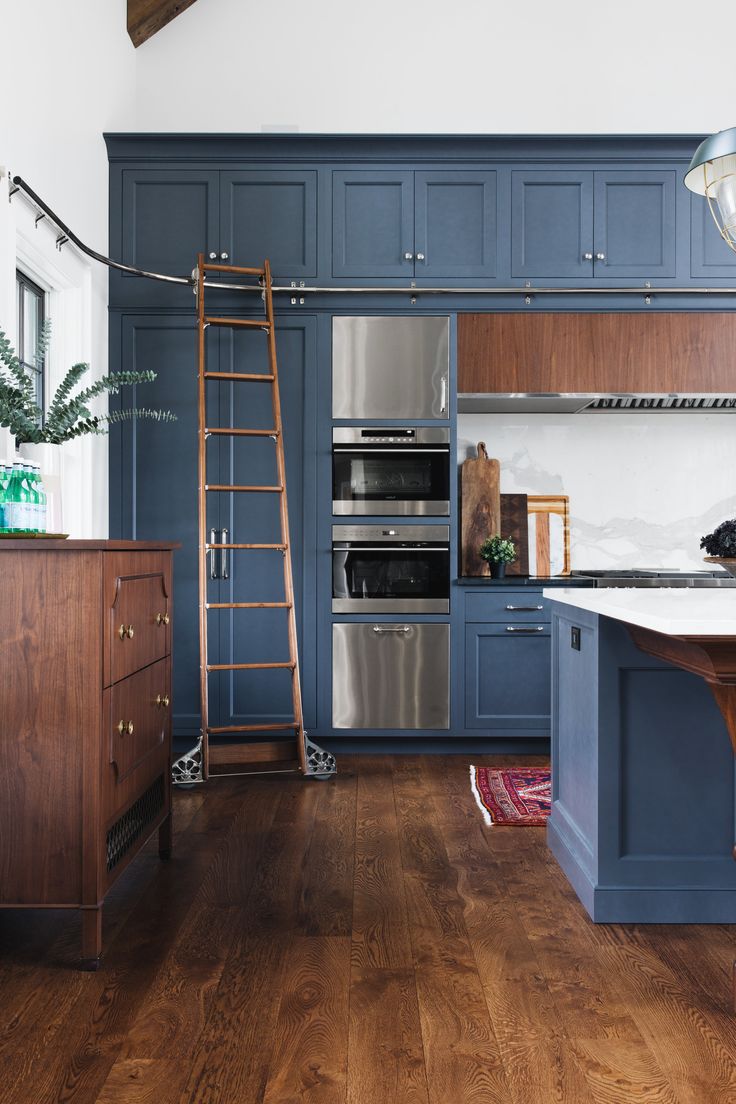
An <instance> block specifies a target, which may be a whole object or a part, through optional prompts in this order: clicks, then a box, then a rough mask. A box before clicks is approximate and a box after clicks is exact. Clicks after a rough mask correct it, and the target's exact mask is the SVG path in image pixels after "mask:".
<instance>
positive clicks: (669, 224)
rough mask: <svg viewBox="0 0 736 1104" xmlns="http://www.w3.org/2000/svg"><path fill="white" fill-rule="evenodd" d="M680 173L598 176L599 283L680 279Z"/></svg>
mask: <svg viewBox="0 0 736 1104" xmlns="http://www.w3.org/2000/svg"><path fill="white" fill-rule="evenodd" d="M676 189H677V174H676V172H675V170H674V169H672V170H667V171H665V172H634V171H627V170H624V171H621V172H605V173H604V172H597V173H596V174H595V253H596V254H598V253H603V254H604V255H605V260H603V261H599V260H596V261H595V262H594V272H595V275H596V277H597V278H598V279H607V278H610V277H621V276H623V277H637V276H638V277H640V278H641V279H642V280H645V279H647V278H648V277H650V276H655V277H656V276H659V277H663V276H664V277H667V276H670V277H671V276H675V275H676V270H675V202H676Z"/></svg>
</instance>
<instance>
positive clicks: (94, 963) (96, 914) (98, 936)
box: [82, 905, 102, 970]
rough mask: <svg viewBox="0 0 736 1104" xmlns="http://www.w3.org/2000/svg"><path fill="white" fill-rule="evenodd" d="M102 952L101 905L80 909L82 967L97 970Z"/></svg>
mask: <svg viewBox="0 0 736 1104" xmlns="http://www.w3.org/2000/svg"><path fill="white" fill-rule="evenodd" d="M101 954H102V905H99V906H98V907H97V908H87V909H82V969H83V970H98V969H99V967H100V955H101Z"/></svg>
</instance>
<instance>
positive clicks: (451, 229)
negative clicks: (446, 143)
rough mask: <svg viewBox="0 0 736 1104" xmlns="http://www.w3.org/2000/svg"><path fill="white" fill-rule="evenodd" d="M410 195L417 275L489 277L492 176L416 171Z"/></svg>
mask: <svg viewBox="0 0 736 1104" xmlns="http://www.w3.org/2000/svg"><path fill="white" fill-rule="evenodd" d="M414 195H415V204H416V217H415V223H416V229H415V244H416V250H417V254H419V253H423V254H424V260H420V259H419V258H417V261H416V266H415V271H416V276H417V277H418V278H419V279H421V278H422V277H426V278H430V277H431V278H433V279H438V278H449V279H453V278H455V279H457V278H465V279H471V278H478V277H483V278H485V279H493V277H494V276H495V275H496V174H495V172H475V171H467V172H465V171H457V172H418V173H416V175H415V183H414Z"/></svg>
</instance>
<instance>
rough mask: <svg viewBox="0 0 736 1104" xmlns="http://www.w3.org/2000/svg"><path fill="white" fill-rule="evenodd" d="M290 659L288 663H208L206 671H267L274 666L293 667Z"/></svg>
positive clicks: (293, 664)
mask: <svg viewBox="0 0 736 1104" xmlns="http://www.w3.org/2000/svg"><path fill="white" fill-rule="evenodd" d="M294 667H296V664H295V663H294V661H293V660H292V659H290V660H289V662H288V663H208V664H207V670H208V671H267V670H273V669H275V668H292V669H293V668H294Z"/></svg>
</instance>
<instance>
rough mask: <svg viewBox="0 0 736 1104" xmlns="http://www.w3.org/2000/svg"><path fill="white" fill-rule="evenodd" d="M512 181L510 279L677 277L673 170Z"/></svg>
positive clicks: (544, 175)
mask: <svg viewBox="0 0 736 1104" xmlns="http://www.w3.org/2000/svg"><path fill="white" fill-rule="evenodd" d="M511 176H512V181H511V234H512V243H511V253H512V261H511V267H512V271H511V275H512V277H513V278H517V279H529V280H539V279H544V280H546V281H552V282H556V281H560V280H565V279H568V280H585V281H588V280H613V279H624V280H632V281H636V282H641V283H643V282H645V281H646V280H649V279H655V280H656V279H663V278H666V279H669V278H673V277H675V276H676V257H675V245H676V238H675V227H676V218H675V208H676V199H677V172H676V170H675V169H668V170H663V171H659V170H638V169H637V170H634V169H621V170H610V171H609V170H603V169H601V170H595V171H594V170H570V171H567V170H565V171H553V170H550V171H547V170H528V171H527V170H515V171H513V172H512V174H511Z"/></svg>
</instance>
